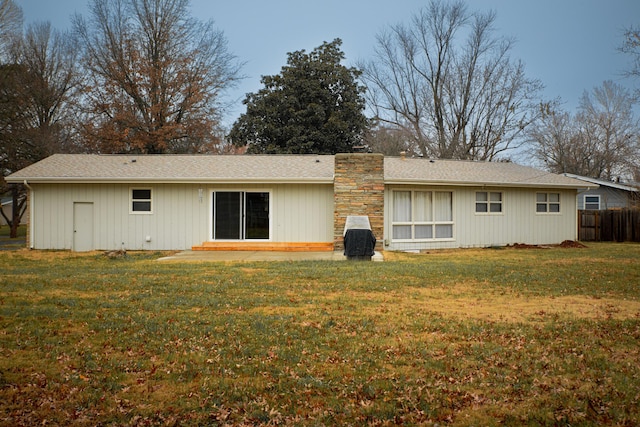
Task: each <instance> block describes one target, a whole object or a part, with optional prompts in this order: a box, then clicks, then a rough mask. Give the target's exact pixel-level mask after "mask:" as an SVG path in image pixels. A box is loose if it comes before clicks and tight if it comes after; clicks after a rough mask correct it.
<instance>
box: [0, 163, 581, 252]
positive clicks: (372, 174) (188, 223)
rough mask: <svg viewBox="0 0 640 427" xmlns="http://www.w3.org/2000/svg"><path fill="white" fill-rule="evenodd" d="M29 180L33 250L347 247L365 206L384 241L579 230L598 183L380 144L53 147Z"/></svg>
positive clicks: (569, 234) (468, 243) (504, 238)
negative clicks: (225, 152) (150, 151)
mask: <svg viewBox="0 0 640 427" xmlns="http://www.w3.org/2000/svg"><path fill="white" fill-rule="evenodd" d="M6 180H7V181H8V182H14V183H24V184H25V185H26V186H27V188H28V189H29V204H30V215H29V224H30V227H29V239H28V245H29V246H30V247H32V248H34V249H72V250H76V251H84V250H94V249H100V250H109V249H121V248H125V249H130V250H143V249H144V250H183V249H191V248H193V249H218V250H220V249H236V250H242V249H247V250H249V249H251V250H260V249H262V250H342V249H343V241H342V240H343V237H342V236H343V230H344V224H345V221H346V218H347V216H349V215H367V216H368V217H369V220H370V224H371V229H372V231H373V233H374V236H375V237H376V239H377V244H376V247H377V249H378V250H381V249H386V250H419V249H438V248H458V247H488V246H499V245H507V244H512V243H529V244H554V243H560V242H562V241H564V240H576V230H577V225H576V221H577V219H576V216H577V215H576V194H577V191H578V190H585V189H587V188H589V187H590V186H591V184H588V183H585V182H583V181H579V180H576V179H572V178H569V177H566V176H562V175H556V174H552V173H548V172H544V171H541V170H537V169H533V168H529V167H525V166H520V165H517V164H514V163H499V162H474V161H451V160H428V159H414V158H404V157H386V158H385V157H384V156H383V155H381V154H337V155H335V156H332V155H261V156H249V155H243V156H215V155H211V156H209V155H155V156H154V155H149V156H145V155H88V154H85V155H82V154H56V155H53V156H51V157H48V158H46V159H44V160H42V161H40V162H38V163H35V164H33V165H31V166H29V167H27V168H25V169H23V170H20V171H18V172H16V173H14V174H12V175H10V176H8V177H7V178H6Z"/></svg>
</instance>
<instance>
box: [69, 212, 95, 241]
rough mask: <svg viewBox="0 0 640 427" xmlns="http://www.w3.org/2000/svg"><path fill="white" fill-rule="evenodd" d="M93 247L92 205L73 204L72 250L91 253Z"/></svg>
mask: <svg viewBox="0 0 640 427" xmlns="http://www.w3.org/2000/svg"><path fill="white" fill-rule="evenodd" d="M93 249H94V247H93V203H80V202H74V203H73V250H74V251H76V252H86V251H92V250H93Z"/></svg>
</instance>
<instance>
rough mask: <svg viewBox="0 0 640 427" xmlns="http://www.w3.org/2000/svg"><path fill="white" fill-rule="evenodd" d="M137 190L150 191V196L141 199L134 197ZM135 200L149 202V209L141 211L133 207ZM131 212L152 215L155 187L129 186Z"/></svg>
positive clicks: (132, 213)
mask: <svg viewBox="0 0 640 427" xmlns="http://www.w3.org/2000/svg"><path fill="white" fill-rule="evenodd" d="M136 190H144V191H148V192H149V198H148V199H139V198H134V197H133V192H134V191H136ZM135 202H149V210H148V211H146V210H144V211H141V210H135V209H134V208H133V204H134V203H135ZM129 213H130V214H131V215H151V214H153V188H151V187H130V188H129Z"/></svg>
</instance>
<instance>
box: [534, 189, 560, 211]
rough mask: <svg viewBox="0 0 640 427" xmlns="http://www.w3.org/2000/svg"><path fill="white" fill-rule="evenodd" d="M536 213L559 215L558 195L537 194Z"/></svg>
mask: <svg viewBox="0 0 640 427" xmlns="http://www.w3.org/2000/svg"><path fill="white" fill-rule="evenodd" d="M536 212H537V213H560V193H537V194H536Z"/></svg>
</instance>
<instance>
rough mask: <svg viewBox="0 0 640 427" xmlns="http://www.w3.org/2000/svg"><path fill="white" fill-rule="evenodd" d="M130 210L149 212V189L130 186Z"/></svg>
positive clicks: (133, 211)
mask: <svg viewBox="0 0 640 427" xmlns="http://www.w3.org/2000/svg"><path fill="white" fill-rule="evenodd" d="M131 212H132V213H151V189H150V188H132V189H131Z"/></svg>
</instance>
